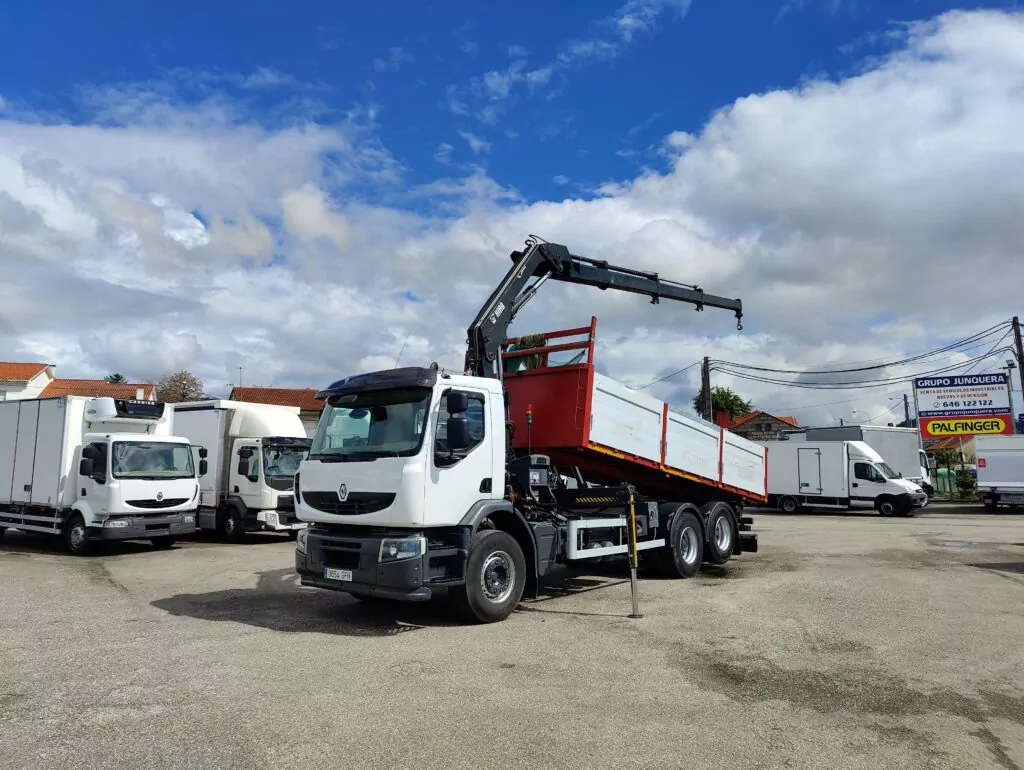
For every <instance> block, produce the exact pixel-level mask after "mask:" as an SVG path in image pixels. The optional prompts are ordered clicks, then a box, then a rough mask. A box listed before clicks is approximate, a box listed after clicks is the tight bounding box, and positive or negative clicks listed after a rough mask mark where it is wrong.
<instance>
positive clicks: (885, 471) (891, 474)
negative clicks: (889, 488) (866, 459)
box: [875, 463, 900, 479]
mask: <svg viewBox="0 0 1024 770" xmlns="http://www.w3.org/2000/svg"><path fill="white" fill-rule="evenodd" d="M875 467H876V468H878V470H880V471H881V472H882V475H883V476H885V477H886V478H887V479H898V478H899V477H900V474H898V473H897V472H896V471H894V470H893V469H892V468H890V467H889V466H888V465H886V464H885V463H875Z"/></svg>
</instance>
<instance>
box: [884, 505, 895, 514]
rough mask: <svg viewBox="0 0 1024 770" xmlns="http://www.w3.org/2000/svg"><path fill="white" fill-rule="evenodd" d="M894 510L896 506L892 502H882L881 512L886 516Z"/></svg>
mask: <svg viewBox="0 0 1024 770" xmlns="http://www.w3.org/2000/svg"><path fill="white" fill-rule="evenodd" d="M894 510H896V508H895V506H894V505H893V504H892V503H882V513H884V514H885V515H886V516H890V515H892V513H893V511H894Z"/></svg>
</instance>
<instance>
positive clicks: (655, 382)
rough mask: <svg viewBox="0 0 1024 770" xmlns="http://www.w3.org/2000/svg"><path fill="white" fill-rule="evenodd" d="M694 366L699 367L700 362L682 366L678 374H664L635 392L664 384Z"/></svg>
mask: <svg viewBox="0 0 1024 770" xmlns="http://www.w3.org/2000/svg"><path fill="white" fill-rule="evenodd" d="M695 366H700V361H694V362H693V363H692V364H690V365H689V366H684V367H683V368H682V369H680V370H679V371H678V372H672V374H666V375H665V376H664V377H659V378H658V379H656V380H654V382H648V383H647V384H646V385H644V386H643V387H642V388H637V390H646V389H647V388H649V387H651V385H657V384H658V383H659V382H664V381H665V380H669V379H672V378H673V377H675V376H676V375H679V374H682V373H683V372H685V371H688V370H690V369H692V368H693V367H695Z"/></svg>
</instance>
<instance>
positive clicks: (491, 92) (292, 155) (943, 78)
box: [0, 0, 1024, 422]
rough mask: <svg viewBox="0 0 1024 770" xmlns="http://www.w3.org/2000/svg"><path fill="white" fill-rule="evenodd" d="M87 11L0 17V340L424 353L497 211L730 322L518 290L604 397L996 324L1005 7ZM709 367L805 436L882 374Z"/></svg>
mask: <svg viewBox="0 0 1024 770" xmlns="http://www.w3.org/2000/svg"><path fill="white" fill-rule="evenodd" d="M98 5H99V6H100V7H101V8H102V13H91V12H89V11H88V10H87V6H86V4H84V3H81V2H70V1H69V2H39V1H37V2H26V1H23V0H6V2H3V3H0V265H2V266H5V267H9V266H16V267H17V268H18V269H16V270H8V271H7V272H6V273H5V275H7V276H8V278H7V280H5V281H4V282H2V283H0V360H21V361H48V362H55V363H57V365H58V366H59V369H58V374H60V375H61V376H80V377H89V376H101V375H103V374H106V373H109V372H111V371H120V372H123V373H124V374H125V375H126V376H129V377H134V378H139V379H146V380H151V379H154V378H157V377H159V376H161V375H162V374H166V373H168V372H172V371H176V370H178V369H181V368H188V369H190V370H191V371H194V372H195V373H196V374H197V375H199V376H200V377H201V378H202V379H203V380H204V381H205V382H208V383H211V385H212V386H217V387H221V388H223V387H226V386H227V383H228V382H230V381H231V380H233V379H234V378H236V377H237V372H238V368H237V367H238V366H244V367H245V372H246V377H247V380H248V382H249V383H255V384H264V385H282V386H303V387H306V386H308V387H320V386H322V385H323V384H325V383H328V382H331V381H333V380H336V379H338V378H339V377H341V376H344V375H346V374H351V373H354V372H359V371H370V370H373V369H376V368H387V367H390V366H392V365H393V364H394V361H395V358H396V357H397V356H398V354H399V351H403V353H402V355H403V357H402V361H403V362H405V363H410V362H417V361H418V362H421V363H429V362H430V361H432V360H433V361H439V362H440V363H442V365H445V366H449V367H452V368H456V367H459V366H460V365H461V362H462V360H463V355H464V349H465V328H466V325H467V324H468V323H469V321H470V320H471V319H472V317H473V316H474V315H475V313H476V312H477V310H478V308H479V305H480V303H481V301H482V300H483V298H485V297H486V296H487V295H488V294H489V293H490V291H491V289H492V288H493V286H494V285H495V283H496V281H497V280H499V279H500V277H501V274H502V273H503V272H504V270H505V269H506V268H507V265H508V254H509V252H510V251H511V250H512V249H515V248H519V247H520V246H521V245H522V243H523V239H524V238H525V237H526V236H527V235H528V234H531V233H536V234H538V235H540V236H542V237H544V238H547V239H550V240H553V241H557V242H561V243H564V244H566V245H567V246H569V248H570V249H572V250H573V251H575V252H576V253H580V254H585V255H588V256H592V257H597V258H602V259H608V260H609V261H612V262H615V263H617V264H622V265H628V266H631V267H635V268H638V269H647V270H654V271H658V272H659V273H660V274H662V275H663V276H665V277H666V278H671V279H676V280H680V281H684V282H688V283H699V284H700V285H701V286H702V287H703V288H705V289H706V290H708V291H710V292H713V293H715V294H721V295H725V296H731V297H740V298H741V299H742V300H743V303H744V330H743V331H742V332H739V333H738V332H736V330H735V324H734V320H733V319H732V317H731V316H730V315H729V314H727V313H722V312H705V313H700V314H697V313H694V312H693V311H692V308H691V307H689V306H683V305H680V304H678V303H661V304H660V305H659V306H657V307H656V308H652V307H651V306H650V305H648V304H647V303H646V302H645V301H643V300H642V299H641V298H636V297H632V296H623V295H621V294H614V293H611V292H585V291H582V290H581V291H576V290H574V289H573V288H571V287H565V286H556V285H553V284H552V283H551V282H549V284H547V285H546V287H545V289H544V291H543V292H542V293H541V295H540V296H538V299H537V300H536V301H534V302H532V303H530V305H529V306H528V307H527V308H526V310H525V311H524V312H523V314H522V315H521V316H520V317H518V318H517V320H516V328H515V329H514V330H513V331H514V332H515V333H519V332H529V331H538V330H544V329H554V328H570V327H576V326H580V325H582V324H585V323H587V321H588V320H589V317H590V315H591V314H595V315H597V316H598V318H599V351H600V365H601V367H602V368H603V369H604V370H606V371H608V372H609V373H610V374H611V375H612V376H615V377H617V378H619V379H622V380H624V381H626V382H628V383H630V384H633V385H644V384H647V383H650V382H652V381H654V380H656V379H660V378H665V377H666V375H668V374H670V373H672V372H675V371H678V370H680V369H683V368H684V367H686V366H687V365H689V364H691V363H693V362H694V361H697V360H699V359H700V358H702V357H703V356H705V355H709V356H712V357H714V358H720V359H724V360H730V361H743V362H746V363H747V364H750V365H754V366H762V367H772V368H778V369H784V370H801V369H815V370H816V369H821V368H823V367H827V366H833V365H835V366H837V365H839V364H843V363H847V362H867V361H870V362H885V361H895V360H900V359H902V358H904V357H907V356H912V355H914V354H915V353H919V352H921V351H924V350H929V349H933V348H936V347H939V346H940V345H942V344H944V343H945V342H947V341H951V340H954V339H959V338H962V337H966V336H968V335H970V334H973V333H974V332H977V331H979V330H981V329H985V328H988V327H990V326H992V325H994V324H997V323H999V322H1001V321H1004V320H1005V319H1007V318H1009V317H1010V316H1012V315H1014V314H1015V313H1019V312H1020V310H1021V309H1020V308H1019V307H1018V304H1019V297H1018V293H1019V292H1018V291H1017V288H1016V287H1018V286H1020V285H1021V284H1022V283H1024V262H1022V261H1021V260H1020V258H1019V251H1020V243H1021V242H1022V240H1024V230H1022V229H1021V228H1022V227H1024V225H1022V219H1021V217H1020V213H1019V201H1020V200H1021V199H1022V196H1024V134H1022V132H1021V131H1020V130H1019V126H1020V125H1024V99H1022V98H1021V94H1022V93H1024V54H1022V52H1024V12H1021V11H1020V9H1017V6H1016V5H1015V4H1014V3H1010V2H982V3H972V4H971V6H970V10H966V9H967V6H964V5H962V4H958V3H953V2H939V1H937V0H884V1H883V0H788V2H787V0H773V2H753V0H750V1H747V2H741V0H693V2H692V3H691V2H687V0H600V2H590V3H586V4H582V3H580V4H569V3H560V4H555V3H550V2H548V3H540V2H529V1H528V2H519V3H516V4H514V5H513V6H507V7H506V6H502V7H503V8H504V10H502V11H501V12H500V13H492V14H487V13H483V12H481V10H480V6H481V4H470V3H465V2H444V3H442V2H425V3H413V2H407V3H373V4H365V3H364V4H357V3H351V2H350V3H344V4H343V3H337V2H332V3H327V2H321V3H313V2H305V3H294V2H293V3H287V4H286V3H282V2H274V3H270V2H246V3H241V2H231V1H230V0H218V2H209V0H207V2H204V3H203V4H200V3H195V2H177V3H174V4H155V3H138V2H131V3H129V2H127V1H124V2H105V3H100V4H98ZM140 8H141V10H140ZM509 8H511V9H512V10H508V9H509ZM555 8H557V9H559V10H558V12H557V13H554V12H553V10H552V9H555ZM957 8H961V9H965V10H964V11H963V12H951V11H954V10H956V9H957ZM979 9H981V10H979ZM984 9H991V11H990V12H989V11H985V10H984ZM965 265H970V269H969V270H967V269H966V268H965ZM994 276H998V280H995V279H994V278H993V277H994ZM965 291H966V292H967V294H966V299H965ZM982 291H983V296H984V298H985V300H984V302H977V301H975V298H976V297H977V296H979V294H978V293H979V292H982ZM39 296H46V297H48V298H49V300H50V301H49V303H48V305H47V311H46V312H45V313H40V312H39V309H38V303H37V302H36V300H35V299H34V298H37V297H39ZM97 307H102V308H103V313H102V314H97V313H96V308H97ZM83 318H88V319H90V322H89V323H88V324H85V323H83V321H82V319H83ZM125 318H130V319H131V322H130V323H125V320H124V319H125ZM986 344H987V340H986ZM993 344H995V345H996V346H998V344H997V343H996V341H993ZM974 352H979V351H974ZM980 352H985V350H981V351H980ZM1001 355H1002V354H1001V352H1000V351H993V358H992V359H991V360H986V362H985V363H984V364H983V366H995V365H997V364H998V363H999V361H998V359H999V357H1000V356H1001ZM968 357H969V356H968V354H965V353H963V352H960V353H956V354H950V355H947V356H946V358H945V359H943V360H942V361H937V362H935V363H936V365H942V364H943V363H956V362H959V361H962V360H966V359H967V358H968ZM968 365H970V364H965V366H968ZM983 366H978V367H977V370H979V371H980V370H982V368H983ZM914 373H915V371H910V370H907V371H900V372H899V376H903V375H912V374H914ZM696 374H697V369H696V368H693V369H690V370H687V372H686V373H684V374H682V375H679V376H675V377H668V378H666V379H663V380H661V382H660V383H659V384H658V385H657V386H655V387H652V389H651V392H652V393H655V394H656V395H658V396H659V397H662V398H665V399H667V400H670V401H672V402H673V403H679V404H685V403H687V402H688V401H689V399H690V397H691V396H692V394H693V392H694V390H695V389H696V386H697V380H696ZM716 376H717V375H716ZM894 376H896V374H895V373H894ZM716 384H717V383H716ZM721 384H728V385H733V386H735V387H736V388H737V389H738V390H739V391H740V392H742V393H744V394H746V395H748V396H750V397H752V398H753V399H754V401H755V403H761V404H763V405H770V406H771V407H773V408H776V409H779V410H787V411H788V410H792V411H793V413H798V414H801V415H805V416H808V417H813V419H814V421H817V422H828V421H829V420H835V419H838V418H839V417H843V418H845V419H850V414H849V410H850V409H857V410H859V411H864V412H868V413H870V414H872V415H877V414H880V413H881V412H883V411H884V410H886V409H888V408H890V407H891V406H892V404H893V403H894V402H892V401H890V400H889V398H888V396H889V395H898V394H900V393H901V392H902V391H901V390H900V388H899V386H898V384H897V385H895V386H894V387H893V388H892V392H891V393H889V392H885V391H882V390H859V391H853V392H843V393H834V392H832V391H829V392H827V393H822V392H818V391H806V390H801V389H796V388H780V387H778V386H775V385H770V384H765V383H756V382H750V381H740V380H738V379H737V380H736V381H732V380H730V379H729V376H728V375H726V374H724V373H723V374H722V375H721ZM217 392H222V391H217ZM826 402H828V403H832V402H838V406H836V407H834V408H833V407H831V406H829V407H825V408H824V409H819V408H818V407H817V406H815V405H819V404H821V405H824V404H826ZM796 410H803V411H800V412H797V411H796Z"/></svg>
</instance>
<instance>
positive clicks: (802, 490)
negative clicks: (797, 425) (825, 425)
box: [760, 440, 928, 516]
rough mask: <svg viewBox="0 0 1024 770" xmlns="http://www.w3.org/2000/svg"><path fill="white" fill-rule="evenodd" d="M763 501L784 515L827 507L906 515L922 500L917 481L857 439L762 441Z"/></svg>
mask: <svg viewBox="0 0 1024 770" xmlns="http://www.w3.org/2000/svg"><path fill="white" fill-rule="evenodd" d="M760 443H761V444H762V445H763V446H765V447H766V448H767V450H768V500H767V503H768V505H770V506H772V507H777V508H779V509H781V510H782V511H783V512H785V513H796V512H798V511H800V510H807V511H809V510H812V509H814V508H830V509H833V510H858V509H860V510H871V509H874V510H876V511H878V512H879V513H880V514H882V515H883V516H894V515H901V516H902V515H909V514H911V513H912V512H913V511H914V510H915V509H917V508H920V507H922V506H924V505H927V503H928V496H927V495H926V494H925V492H924V490H923V489H921V487H920V486H918V485H917V484H915V483H913V482H911V481H908V480H907V479H904V478H901V477H900V474H899V473H898V472H897V471H895V470H894V469H893V468H891V467H890V466H889V465H888V464H887V463H886V461H885V460H884V459H883V458H882V456H881V455H880V454H878V452H876V451H875V450H874V449H872V448H871V447H870V446H868V445H867V444H866V443H864V442H863V441H792V440H789V441H764V442H760Z"/></svg>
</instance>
